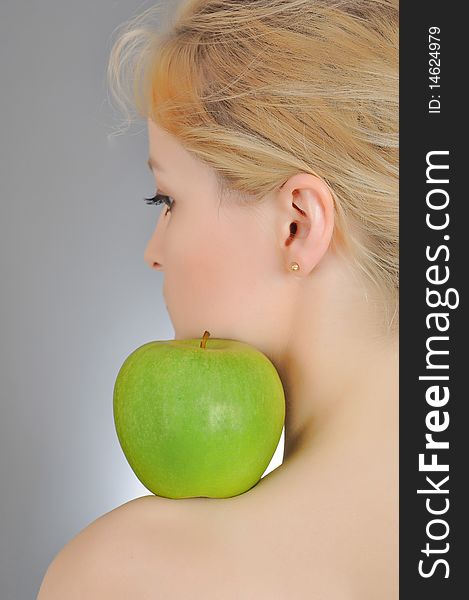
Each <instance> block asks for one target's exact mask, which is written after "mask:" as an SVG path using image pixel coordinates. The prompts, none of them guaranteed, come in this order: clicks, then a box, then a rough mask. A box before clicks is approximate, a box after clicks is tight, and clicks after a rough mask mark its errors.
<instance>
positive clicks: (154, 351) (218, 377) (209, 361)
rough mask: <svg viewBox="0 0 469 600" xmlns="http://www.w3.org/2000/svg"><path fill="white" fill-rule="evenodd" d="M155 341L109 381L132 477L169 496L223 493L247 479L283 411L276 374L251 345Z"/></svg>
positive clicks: (273, 440)
mask: <svg viewBox="0 0 469 600" xmlns="http://www.w3.org/2000/svg"><path fill="white" fill-rule="evenodd" d="M209 336H210V334H209V332H208V331H206V332H205V333H204V335H203V337H202V339H184V340H162V341H153V342H148V343H147V344H144V345H143V346H140V347H139V348H137V349H136V350H134V351H133V352H132V353H131V354H130V355H129V356H128V357H127V358H126V359H125V361H124V363H123V364H122V366H121V368H120V370H119V373H118V375H117V378H116V382H115V385H114V422H115V426H116V432H117V436H118V439H119V443H120V445H121V447H122V450H123V452H124V454H125V456H126V458H127V461H128V462H129V465H130V466H131V468H132V469H133V471H134V473H135V474H136V476H137V477H138V479H139V480H140V481H141V482H142V483H143V485H144V486H145V487H146V488H147V489H149V490H150V491H151V492H153V493H154V494H156V495H158V496H164V497H166V498H193V497H200V496H202V497H208V498H229V497H231V496H237V495H239V494H242V493H244V492H246V491H248V490H249V489H251V488H252V487H254V486H255V485H256V484H257V483H258V482H259V480H260V479H261V477H262V475H263V473H264V471H265V470H266V468H267V467H268V465H269V463H270V460H271V459H272V456H273V454H274V452H275V449H276V448H277V445H278V442H279V440H280V436H281V433H282V427H283V424H284V419H285V396H284V390H283V386H282V382H281V380H280V377H279V375H278V373H277V370H276V369H275V367H274V365H273V364H272V362H271V361H270V360H269V359H268V358H267V356H266V355H265V354H263V353H262V352H260V351H259V350H258V349H257V348H255V347H253V346H251V345H250V344H246V343H244V342H240V341H237V340H231V339H220V338H210V339H208V338H209Z"/></svg>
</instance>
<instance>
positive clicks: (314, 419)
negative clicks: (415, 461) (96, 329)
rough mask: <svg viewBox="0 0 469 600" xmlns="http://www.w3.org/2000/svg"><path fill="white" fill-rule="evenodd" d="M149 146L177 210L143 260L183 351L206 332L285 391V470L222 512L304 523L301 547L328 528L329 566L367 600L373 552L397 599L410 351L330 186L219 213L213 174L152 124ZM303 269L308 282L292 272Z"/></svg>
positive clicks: (384, 589)
mask: <svg viewBox="0 0 469 600" xmlns="http://www.w3.org/2000/svg"><path fill="white" fill-rule="evenodd" d="M148 138H149V154H150V157H152V158H153V159H155V160H156V161H157V162H158V163H159V164H160V165H161V167H162V168H161V169H154V175H155V178H156V183H157V186H158V188H159V191H160V192H161V193H164V194H167V195H169V196H170V197H171V198H172V199H174V205H173V207H172V210H171V212H170V213H168V214H165V213H166V208H163V209H162V210H161V213H160V216H159V218H158V221H157V224H156V228H155V230H154V233H153V235H152V237H151V239H150V240H149V242H148V245H147V247H146V250H145V254H144V258H145V261H146V262H147V264H148V265H149V267H150V268H152V269H154V270H156V271H161V272H162V274H163V275H164V286H163V295H164V298H165V301H166V305H167V309H168V312H169V315H170V318H171V321H172V323H173V327H174V330H175V338H176V339H182V338H193V337H195V338H198V337H200V336H201V334H202V333H203V331H204V330H205V329H208V330H209V331H210V333H211V336H212V337H218V338H231V339H238V340H241V341H244V342H247V343H249V344H252V345H254V346H256V347H257V348H259V349H260V350H261V351H262V352H264V354H266V355H267V356H268V357H269V358H270V360H271V361H272V362H273V364H274V365H275V366H276V368H277V370H278V372H279V374H280V377H281V379H282V382H283V385H284V388H285V395H286V401H287V413H286V421H285V453H284V461H283V464H282V465H281V467H279V468H278V469H276V470H275V471H273V472H271V473H270V474H269V475H268V476H267V477H265V478H263V479H262V480H261V482H260V483H259V484H258V485H257V486H256V487H255V488H253V490H251V491H250V492H249V493H248V494H243V495H241V496H239V497H237V498H233V499H229V500H223V502H224V505H223V506H224V508H223V510H222V511H221V513H222V515H225V510H226V511H227V510H228V507H230V508H233V509H234V508H236V510H239V511H240V513H242V514H243V519H245V518H246V516H247V515H249V514H252V515H255V514H257V510H256V508H257V507H260V505H262V511H263V512H264V514H265V515H266V518H267V515H268V514H270V515H271V516H272V520H273V521H274V520H275V522H277V523H278V521H279V519H278V510H279V507H283V509H282V513H284V514H285V518H286V521H285V523H286V525H285V530H284V531H282V534H283V535H285V536H288V535H289V534H291V535H293V537H295V535H296V536H297V531H296V529H295V527H292V523H296V524H297V525H298V523H301V527H302V528H303V529H302V531H303V533H302V535H301V534H300V537H299V538H298V537H296V538H295V542H294V543H296V544H297V545H298V544H299V547H300V548H301V540H302V539H303V540H305V543H306V540H307V538H308V535H307V530H308V527H307V526H305V523H308V522H312V523H313V524H314V525H313V530H314V535H315V537H316V538H317V531H318V527H319V528H324V535H325V536H327V538H326V537H325V539H324V540H321V553H322V554H323V555H324V556H326V557H327V558H326V563H327V559H330V563H328V564H331V563H332V564H334V565H337V564H339V565H340V567H338V568H340V569H342V572H347V573H348V574H350V579H351V580H352V581H354V584H353V585H355V586H356V588H357V592H358V593H360V594H361V596H362V597H366V595H365V594H366V593H367V590H366V589H365V588H366V586H363V579H364V575H363V570H365V566H364V565H360V564H358V563H359V561H360V560H363V559H360V558H357V552H358V553H359V551H360V549H361V547H362V546H363V552H364V554H363V555H362V556H366V557H367V560H368V561H371V562H370V563H369V564H371V563H373V564H374V563H376V564H374V568H373V569H370V572H369V573H367V575H366V581H368V582H369V587H370V594H371V595H372V597H375V598H376V597H380V598H395V597H397V522H398V521H397V513H398V379H399V376H398V337H397V335H396V336H394V337H386V338H385V337H383V336H382V334H381V333H380V325H381V324H382V319H383V317H382V313H381V312H380V308H381V306H380V303H381V304H382V299H381V300H380V298H379V297H377V296H376V294H374V293H373V291H372V290H371V289H370V288H369V287H365V285H364V283H363V281H360V280H359V279H358V278H357V277H356V275H354V273H353V272H352V270H351V269H350V266H349V263H348V262H347V261H346V260H345V259H344V258H343V257H341V256H339V255H337V253H335V252H333V250H332V247H331V240H332V235H333V231H334V202H333V198H332V195H331V193H330V190H329V188H328V186H327V185H326V183H325V182H324V181H323V180H322V179H320V178H319V177H316V176H314V175H311V174H309V173H295V174H294V175H292V176H291V177H290V178H289V179H288V180H287V181H286V182H284V184H283V185H282V186H281V187H279V188H278V189H277V190H274V192H272V193H271V194H270V195H269V197H267V198H266V201H265V202H263V203H262V204H260V205H259V204H258V205H256V206H248V207H246V206H243V205H241V204H240V203H239V202H238V203H237V202H236V201H235V200H234V199H232V198H223V199H222V202H221V203H220V198H219V196H218V191H217V183H216V178H215V172H214V170H213V169H212V168H211V167H209V166H207V165H206V164H205V163H202V162H201V161H199V160H198V159H197V158H195V157H194V156H193V155H192V154H190V153H189V152H187V151H186V150H185V148H184V147H183V146H182V145H181V144H180V143H179V141H178V140H177V139H176V138H175V137H173V136H172V135H171V134H169V133H168V132H167V131H165V130H163V129H162V128H160V127H159V126H158V125H156V124H155V123H154V122H153V121H152V120H150V119H149V120H148ZM292 223H296V226H297V229H296V233H295V235H294V236H293V237H292V238H291V237H290V225H291V224H292ZM293 261H295V262H297V263H298V264H299V265H300V269H299V271H297V272H293V271H291V270H290V269H289V266H290V264H291V263H292V262H293ZM337 482H340V485H339V484H338V483H337ZM287 503H288V504H287ZM295 503H296V505H297V506H296V509H295V510H294V509H293V504H295ZM288 505H289V506H290V510H287V511H285V508H284V507H285V506H288ZM331 505H333V507H334V508H333V510H328V508H327V507H329V506H331ZM266 507H267V508H266ZM268 507H271V509H270V511H269V508H268ZM314 510H316V511H318V512H319V514H322V517H321V525H320V526H318V521H317V520H315V519H314ZM370 511H371V514H372V515H373V517H374V518H369V519H367V515H368V516H369V515H370ZM325 513H326V514H325ZM331 529H332V530H333V531H334V532H335V533H334V535H331ZM237 530H238V531H239V528H235V527H233V529H232V532H231V533H232V535H233V536H234V537H235V538H236V531H237ZM243 531H244V530H243ZM254 531H256V532H258V529H254ZM277 532H278V530H277ZM263 535H264V538H262V535H261V536H260V538H259V539H265V532H263ZM243 536H245V532H244V533H242V534H240V535H239V543H240V546H241V545H242V543H243V539H244V540H245V537H244V538H243ZM310 539H311V538H310ZM326 539H327V540H329V541H326ZM339 544H340V545H339ZM370 544H372V547H373V551H372V552H373V555H374V558H373V559H370V558H369V550H370ZM338 547H340V548H341V550H340V551H338V550H337V548H338ZM302 550H303V555H305V553H306V550H307V548H306V546H303V548H302ZM313 551H314V549H312V548H309V549H308V552H313ZM316 552H317V550H316ZM300 554H301V552H300ZM328 564H326V565H325V566H324V568H325V569H326V570H327V569H328V568H329V567H328ZM307 568H308V567H307V565H306V564H305V569H307ZM361 569H363V570H361ZM355 575H357V577H356V582H355V579H354V576H355ZM375 592H376V595H375V596H373V593H375Z"/></svg>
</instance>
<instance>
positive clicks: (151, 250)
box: [143, 214, 163, 271]
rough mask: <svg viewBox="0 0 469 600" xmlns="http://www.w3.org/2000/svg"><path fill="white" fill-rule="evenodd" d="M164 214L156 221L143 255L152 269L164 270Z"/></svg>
mask: <svg viewBox="0 0 469 600" xmlns="http://www.w3.org/2000/svg"><path fill="white" fill-rule="evenodd" d="M162 221H163V215H162V214H161V215H160V216H159V218H158V221H157V223H156V227H155V230H154V231H153V235H152V236H151V238H150V240H149V242H148V244H147V247H146V248H145V253H144V255H143V259H144V261H145V262H146V263H147V265H148V266H149V267H150V269H154V270H156V271H162V270H163V264H162V258H161V254H162V247H161V245H162V238H163V236H162V231H161V230H162V225H163V223H162Z"/></svg>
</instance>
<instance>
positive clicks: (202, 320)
mask: <svg viewBox="0 0 469 600" xmlns="http://www.w3.org/2000/svg"><path fill="white" fill-rule="evenodd" d="M178 225H179V226H180V225H181V223H178ZM240 232H242V233H241V234H240ZM168 233H169V232H168ZM172 234H174V235H172ZM176 240H177V241H176ZM164 256H165V275H164V287H163V290H164V295H165V299H166V305H167V308H168V312H169V315H170V318H171V321H172V324H173V327H174V329H175V334H176V339H181V338H189V337H200V336H201V335H202V334H203V332H204V330H205V329H208V330H209V331H213V332H215V333H214V335H216V336H223V337H232V338H237V337H238V336H239V334H240V331H241V330H242V328H243V327H244V326H246V327H252V323H258V322H259V321H262V319H263V318H265V314H264V313H265V310H266V309H265V307H266V303H267V304H268V303H269V299H270V301H272V298H271V294H272V288H271V286H270V283H269V278H268V273H269V272H270V270H271V268H272V265H271V264H269V261H270V262H272V249H271V246H269V245H268V244H267V245H266V244H262V242H261V241H260V238H259V231H258V228H256V227H255V226H254V225H253V224H252V223H249V224H248V226H246V224H245V223H243V222H242V223H234V222H233V220H231V221H230V222H228V223H222V222H220V221H217V222H215V223H211V224H209V223H207V224H206V225H205V226H204V227H202V226H200V224H199V225H198V226H197V228H196V227H194V226H193V224H187V226H186V227H185V228H182V227H181V226H180V227H178V231H177V234H176V231H175V227H174V229H173V231H171V235H168V237H167V240H166V243H165V249H164Z"/></svg>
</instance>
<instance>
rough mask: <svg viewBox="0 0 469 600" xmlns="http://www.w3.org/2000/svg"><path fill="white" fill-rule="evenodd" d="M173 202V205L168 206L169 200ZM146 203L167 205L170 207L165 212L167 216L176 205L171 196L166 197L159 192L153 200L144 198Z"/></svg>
mask: <svg viewBox="0 0 469 600" xmlns="http://www.w3.org/2000/svg"><path fill="white" fill-rule="evenodd" d="M170 199H171V200H172V202H171V204H168V201H169V200H170ZM144 200H145V202H146V203H147V204H155V205H158V204H166V205H167V206H168V208H167V210H166V212H165V216H166V215H167V214H168V213H169V212H171V209H172V207H173V204H174V200H173V199H172V198H171V197H170V196H166V195H165V194H159V193H158V192H156V196H154V197H153V198H144Z"/></svg>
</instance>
